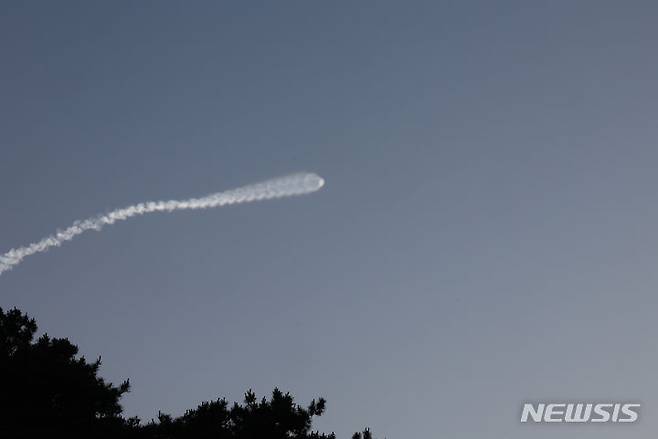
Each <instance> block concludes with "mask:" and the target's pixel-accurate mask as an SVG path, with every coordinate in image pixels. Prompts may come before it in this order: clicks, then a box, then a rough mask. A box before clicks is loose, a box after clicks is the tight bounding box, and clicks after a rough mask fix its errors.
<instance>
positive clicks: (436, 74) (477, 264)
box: [0, 0, 658, 439]
mask: <svg viewBox="0 0 658 439" xmlns="http://www.w3.org/2000/svg"><path fill="white" fill-rule="evenodd" d="M657 20H658V5H657V4H656V3H655V2H650V1H630V2H616V1H575V2H574V1H562V0H560V1H553V2H523V1H499V2H488V1H471V2H457V1H455V2H440V1H431V2H430V1H428V2H421V1H413V2H391V1H378V2H374V1H370V2H347V1H338V2H308V1H304V2H302V1H285V2H258V1H255V2H211V1H196V2H173V1H158V2H126V1H118V2H86V1H79V2H75V1H66V2H18V1H8V2H3V3H2V5H1V6H0V65H1V66H2V67H1V68H0V97H1V98H0V200H1V206H0V252H4V251H7V250H9V249H11V248H12V247H17V246H21V245H24V244H27V243H30V242H33V241H36V240H38V239H40V238H42V237H43V236H46V235H48V234H50V233H52V232H54V231H55V230H56V229H58V228H63V227H66V226H68V225H69V224H70V223H72V222H73V221H74V220H75V219H80V218H87V217H89V216H91V215H94V214H97V213H102V212H107V211H109V210H111V209H114V208H118V207H123V206H126V205H130V204H133V203H136V202H140V201H145V200H153V199H172V198H174V199H176V198H188V197H192V196H199V195H204V194H207V193H211V192H217V191H220V190H225V189H231V188H234V187H236V186H240V185H243V184H249V183H252V182H255V181H260V180H263V179H267V178H270V177H275V176H279V175H282V174H288V173H291V172H297V171H309V172H317V173H318V174H320V175H322V176H323V177H324V178H325V179H326V186H325V187H324V188H323V189H322V190H321V191H319V192H317V193H315V194H312V195H307V196H303V197H296V198H290V199H281V200H275V201H266V202H262V203H256V204H246V205H240V206H232V207H229V208H221V209H216V210H209V211H203V212H177V213H173V214H161V215H150V216H145V217H140V218H135V219H132V220H130V221H128V222H124V223H121V224H117V225H116V226H112V227H109V228H107V229H106V230H104V231H103V232H102V233H93V232H91V233H88V234H85V235H84V236H81V237H80V238H78V239H76V240H75V241H73V242H71V243H67V244H66V245H64V246H62V247H61V248H57V249H54V250H52V251H50V252H49V253H45V254H40V255H36V256H33V257H31V258H29V259H26V260H25V262H24V263H23V264H21V265H20V266H18V267H17V268H15V269H14V270H13V271H10V272H8V273H5V274H3V275H2V277H0V306H1V307H3V308H5V309H6V308H10V307H13V306H17V307H19V308H21V309H22V310H23V311H25V312H28V313H29V314H30V315H31V316H33V317H35V318H36V319H37V322H38V323H39V326H40V331H41V332H47V333H49V334H50V335H52V336H60V337H69V338H70V339H71V340H72V342H74V343H75V344H77V345H78V346H79V347H80V350H81V354H83V355H85V356H86V357H87V358H88V359H95V358H97V357H98V356H101V355H102V360H103V366H102V370H101V375H102V376H104V377H106V378H107V379H109V380H111V381H113V382H115V383H116V382H119V381H121V380H123V379H127V378H129V379H130V381H131V385H132V390H131V393H130V394H129V395H127V396H125V397H124V399H123V405H124V408H125V412H126V414H127V415H131V416H132V415H139V416H140V417H142V418H143V419H145V420H148V419H151V418H153V417H155V416H156V415H157V412H158V410H162V411H163V412H170V413H173V414H181V413H182V412H183V411H184V410H185V409H187V408H192V407H195V406H196V405H197V404H198V403H200V402H201V401H204V400H209V399H215V398H217V397H220V396H225V397H227V398H228V399H229V400H239V399H241V397H242V394H243V392H244V391H245V390H247V389H249V388H253V389H254V390H255V391H256V392H257V393H258V394H261V395H262V394H267V393H269V392H270V391H271V390H272V388H273V387H275V386H278V387H280V388H281V389H283V390H286V391H290V392H291V393H293V394H294V395H295V396H296V398H297V400H298V401H299V402H303V403H308V402H309V401H310V400H311V399H312V398H314V397H318V396H324V397H325V398H327V400H328V407H327V412H326V414H325V415H323V416H322V417H321V418H320V419H319V420H318V421H317V422H316V423H315V427H316V428H318V429H319V430H321V431H335V432H336V433H337V434H338V435H339V436H340V437H349V435H350V434H351V433H352V432H354V431H356V430H359V429H361V428H363V427H364V426H370V427H371V428H372V429H373V431H374V432H375V433H376V435H379V436H381V437H384V436H386V437H388V438H391V439H392V438H423V437H433V438H439V437H446V438H481V437H487V436H492V435H493V436H495V437H506V438H512V439H514V438H525V437H533V438H558V437H559V438H578V439H587V438H597V439H605V438H616V437H619V436H624V437H629V438H630V437H633V438H649V437H654V436H655V431H656V429H657V428H658V381H657V380H656V379H655V376H656V370H658V349H657V348H656V343H655V339H656V336H657V335H658V320H657V319H656V317H655V316H656V308H657V306H658V295H657V294H656V287H657V286H658V270H656V266H657V265H658V234H657V233H656V224H658V207H657V205H656V202H655V200H656V187H657V186H658V173H657V172H656V167H657V165H658V147H657V145H656V138H657V137H658V124H657V123H656V119H657V116H658V79H657V78H658V57H656V56H655V49H656V41H658V26H656V22H657ZM543 400H546V401H558V400H559V401H561V400H582V401H597V402H598V401H617V400H619V401H639V402H641V403H642V404H643V406H642V411H641V415H640V421H639V422H638V423H637V424H633V425H598V426H597V425H581V426H569V425H559V426H554V425H522V424H521V423H520V422H519V418H520V411H521V406H522V404H523V402H525V401H543Z"/></svg>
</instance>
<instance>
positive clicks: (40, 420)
mask: <svg viewBox="0 0 658 439" xmlns="http://www.w3.org/2000/svg"><path fill="white" fill-rule="evenodd" d="M36 331H37V324H36V322H35V320H34V319H32V318H30V317H29V316H28V315H27V314H24V313H23V312H21V311H20V310H18V309H12V310H9V311H7V312H5V311H3V310H2V308H0V438H12V439H14V438H15V439H23V438H25V439H27V438H30V439H31V438H40V439H41V438H59V437H65V438H69V439H76V438H83V437H84V438H98V439H105V438H108V439H109V438H116V439H121V438H126V439H182V438H200V439H257V438H258V439H260V438H267V439H335V437H336V436H335V435H334V434H333V433H320V432H317V431H313V430H312V421H313V419H314V418H315V417H318V416H321V415H322V414H323V413H324V411H325V406H326V402H325V400H324V399H323V398H319V399H317V400H313V401H311V403H310V404H308V405H307V406H302V405H299V404H297V403H296V402H295V401H294V398H293V397H292V396H291V395H290V394H288V393H283V392H281V391H280V390H279V389H274V391H273V392H272V394H271V396H270V397H269V398H265V397H263V398H260V399H259V398H257V396H256V395H255V394H254V393H253V392H252V391H248V392H247V393H246V394H245V396H244V400H243V401H242V403H233V404H230V403H229V402H228V401H227V400H226V399H218V400H216V401H210V402H204V403H202V404H201V405H199V406H198V407H197V408H195V409H191V410H188V411H186V412H185V414H183V415H182V416H179V417H172V416H171V415H167V414H163V413H160V414H159V415H158V418H157V420H153V421H150V422H148V423H142V422H141V420H140V419H138V418H126V417H124V416H123V410H122V407H121V404H120V403H119V401H120V399H121V397H122V395H124V394H125V393H126V392H128V391H129V389H130V383H129V381H125V382H123V383H121V384H119V385H114V384H112V383H109V382H106V381H105V380H104V379H103V378H101V377H100V376H99V375H98V372H99V368H100V365H101V360H100V358H99V359H98V360H96V361H94V362H91V363H89V362H87V360H86V359H85V358H84V357H81V356H78V348H77V346H75V345H73V344H72V343H71V342H70V341H69V340H68V339H66V338H51V337H49V336H48V335H47V334H46V335H42V336H41V337H39V338H38V339H36V340H35V339H34V338H35V333H36ZM352 438H353V439H372V435H371V433H370V431H369V430H367V429H366V430H364V431H363V432H360V433H354V435H353V436H352Z"/></svg>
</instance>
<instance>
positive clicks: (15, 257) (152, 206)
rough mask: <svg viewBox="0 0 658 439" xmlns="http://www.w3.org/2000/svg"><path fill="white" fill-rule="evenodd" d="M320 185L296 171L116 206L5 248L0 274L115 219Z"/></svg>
mask: <svg viewBox="0 0 658 439" xmlns="http://www.w3.org/2000/svg"><path fill="white" fill-rule="evenodd" d="M322 186H324V180H323V179H322V177H320V176H319V175H317V174H310V173H299V174H292V175H288V176H285V177H280V178H275V179H272V180H267V181H264V182H262V183H256V184H251V185H248V186H243V187H240V188H237V189H233V190H229V191H226V192H218V193H215V194H210V195H207V196H205V197H202V198H190V199H188V200H171V201H147V202H144V203H139V204H135V205H133V206H128V207H125V208H123V209H117V210H114V211H112V212H109V213H107V214H104V215H100V216H96V217H93V218H89V219H85V220H82V221H76V222H74V223H73V225H72V226H70V227H68V228H67V229H64V230H61V231H58V232H57V233H55V234H53V235H50V236H47V237H45V238H44V239H42V240H41V241H38V242H35V243H32V244H29V245H26V246H24V247H18V248H14V249H11V250H9V251H8V252H7V253H5V254H3V255H0V275H2V273H4V272H5V271H8V270H11V269H12V268H13V267H15V266H16V265H18V264H20V263H21V262H22V261H23V259H25V258H26V257H28V256H31V255H33V254H36V253H40V252H45V251H47V250H48V249H50V248H51V247H59V246H60V245H62V244H63V243H64V242H66V241H70V240H72V239H73V238H75V237H76V236H78V235H80V234H82V233H84V232H86V231H88V230H96V231H99V230H101V229H102V228H103V227H105V226H107V225H111V224H114V223H115V222H117V221H124V220H127V219H128V218H131V217H133V216H137V215H144V214H145V213H153V212H173V211H174V210H185V209H209V208H213V207H221V206H226V205H229V204H239V203H250V202H252V201H260V200H270V199H273V198H282V197H291V196H294V195H302V194H308V193H311V192H315V191H317V190H319V189H320V188H321V187H322Z"/></svg>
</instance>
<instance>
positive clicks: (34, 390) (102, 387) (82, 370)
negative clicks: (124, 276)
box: [0, 308, 135, 438]
mask: <svg viewBox="0 0 658 439" xmlns="http://www.w3.org/2000/svg"><path fill="white" fill-rule="evenodd" d="M36 330H37V325H36V322H35V321H34V319H30V318H29V317H28V316H27V315H25V314H23V313H21V312H20V311H19V310H17V309H12V310H10V311H8V312H6V313H5V312H3V310H2V308H0V388H1V389H2V390H1V391H0V437H11V438H23V437H25V438H27V437H37V436H39V435H42V434H43V435H45V434H47V433H50V434H53V433H61V434H66V435H67V436H68V437H78V436H82V435H89V434H94V435H95V436H96V437H105V436H107V435H110V434H114V433H116V432H118V431H124V430H125V428H126V427H127V426H129V425H130V424H131V423H134V422H135V420H128V421H126V420H124V419H123V418H122V417H121V416H120V415H121V405H120V404H119V398H120V397H121V395H123V394H124V393H126V392H127V391H128V389H129V387H130V385H129V383H128V381H125V382H124V383H122V384H121V385H119V386H118V387H115V386H113V385H112V384H109V383H106V382H105V381H104V380H103V379H102V378H100V377H98V376H97V373H98V369H99V367H100V364H101V360H100V358H99V359H98V360H96V361H95V362H93V363H87V361H86V360H85V358H84V357H80V358H77V354H78V348H77V346H74V345H73V344H71V343H70V342H69V341H68V340H67V339H60V338H50V337H49V336H48V335H47V334H44V335H42V336H41V337H39V339H38V340H36V341H33V339H34V334H35V332H36ZM41 437H45V436H41Z"/></svg>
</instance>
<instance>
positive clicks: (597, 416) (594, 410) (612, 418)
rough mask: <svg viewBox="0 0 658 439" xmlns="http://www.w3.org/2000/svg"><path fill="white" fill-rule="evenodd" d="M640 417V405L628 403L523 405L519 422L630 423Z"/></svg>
mask: <svg viewBox="0 0 658 439" xmlns="http://www.w3.org/2000/svg"><path fill="white" fill-rule="evenodd" d="M639 416H640V404H629V403H619V402H610V403H584V402H578V403H572V402H569V403H550V404H547V403H536V404H533V403H525V404H523V411H522V412H521V422H524V423H526V422H534V423H559V422H565V423H630V422H636V421H637V420H638V418H639Z"/></svg>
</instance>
